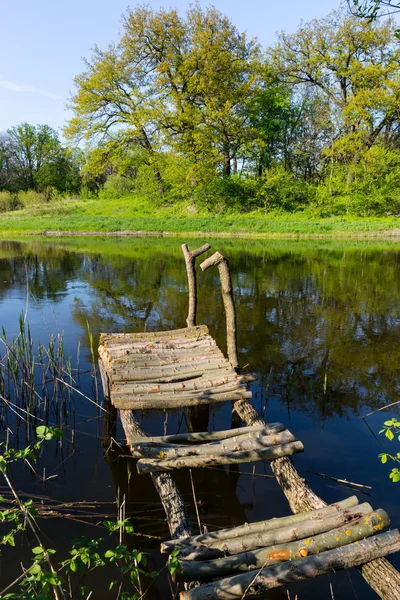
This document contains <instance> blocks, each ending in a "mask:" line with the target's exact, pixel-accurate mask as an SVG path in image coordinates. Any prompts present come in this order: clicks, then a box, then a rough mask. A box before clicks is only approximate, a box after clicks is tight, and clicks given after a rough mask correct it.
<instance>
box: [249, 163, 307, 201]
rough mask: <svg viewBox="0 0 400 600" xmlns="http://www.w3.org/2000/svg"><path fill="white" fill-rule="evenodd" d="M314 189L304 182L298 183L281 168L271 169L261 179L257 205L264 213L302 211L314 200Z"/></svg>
mask: <svg viewBox="0 0 400 600" xmlns="http://www.w3.org/2000/svg"><path fill="white" fill-rule="evenodd" d="M314 197H315V187H314V186H313V185H311V184H309V183H307V182H305V181H299V180H297V179H296V178H295V176H294V174H293V173H292V172H290V171H285V169H284V168H283V167H282V166H278V167H272V168H270V169H268V170H267V171H265V173H264V174H263V177H262V185H261V186H260V189H259V192H258V197H257V203H258V205H259V206H262V207H263V208H264V209H265V210H266V211H269V210H276V209H280V210H286V211H294V210H298V209H302V208H304V207H305V206H307V205H308V204H311V202H312V201H313V200H314Z"/></svg>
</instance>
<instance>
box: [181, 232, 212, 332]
mask: <svg viewBox="0 0 400 600" xmlns="http://www.w3.org/2000/svg"><path fill="white" fill-rule="evenodd" d="M181 248H182V252H183V256H184V257H185V264H186V273H187V278H188V286H189V311H188V316H187V319H186V323H187V326H188V327H192V326H193V325H195V324H196V313H197V285H196V269H195V260H196V257H197V256H200V254H203V253H204V252H207V250H209V249H210V248H211V246H210V244H204V246H201V248H197V250H192V252H190V251H189V248H188V246H187V244H182V246H181Z"/></svg>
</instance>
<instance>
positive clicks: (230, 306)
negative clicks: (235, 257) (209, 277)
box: [200, 252, 239, 369]
mask: <svg viewBox="0 0 400 600" xmlns="http://www.w3.org/2000/svg"><path fill="white" fill-rule="evenodd" d="M213 265H216V266H217V267H218V272H219V277H220V281H221V291H222V300H223V303H224V309H225V317H226V340H227V350H228V358H229V362H230V363H231V365H232V367H233V368H234V369H238V368H239V360H238V352H237V338H236V312H235V305H234V301H233V293H232V281H231V274H230V271H229V263H228V261H227V259H226V258H225V257H224V256H223V255H222V254H221V253H220V252H215V254H213V255H212V256H210V258H207V259H206V260H204V261H203V262H202V263H201V265H200V268H201V270H202V271H205V270H206V269H208V268H210V267H212V266H213Z"/></svg>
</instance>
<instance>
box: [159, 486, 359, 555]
mask: <svg viewBox="0 0 400 600" xmlns="http://www.w3.org/2000/svg"><path fill="white" fill-rule="evenodd" d="M357 505H358V499H357V497H356V496H351V497H350V498H346V499H345V500H340V502H335V503H334V504H330V505H329V506H326V507H325V508H320V509H318V510H314V511H310V512H306V513H298V514H297V515H289V516H287V517H278V518H274V519H269V520H267V521H257V522H255V523H245V524H244V525H241V526H239V527H229V528H228V529H219V530H217V531H212V532H210V533H203V534H202V535H196V536H193V537H191V538H184V539H175V540H168V541H167V542H162V544H161V552H168V553H169V552H172V551H173V550H177V549H179V548H181V547H183V546H197V545H198V544H204V545H207V544H209V543H211V542H220V541H222V540H226V539H234V538H237V537H241V536H244V535H252V534H253V533H258V532H260V531H271V529H279V528H280V527H286V526H287V525H295V524H297V523H300V522H301V521H309V520H313V519H322V518H323V517H325V516H326V515H329V514H334V513H337V512H341V511H342V510H345V509H347V508H353V507H354V506H357Z"/></svg>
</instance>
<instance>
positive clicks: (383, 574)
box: [233, 401, 400, 600]
mask: <svg viewBox="0 0 400 600" xmlns="http://www.w3.org/2000/svg"><path fill="white" fill-rule="evenodd" d="M233 409H234V411H235V412H236V413H237V415H238V416H239V417H240V418H241V419H242V421H243V422H244V423H245V424H246V425H248V426H250V425H262V424H265V421H264V419H262V418H261V417H260V415H259V414H258V412H257V411H256V409H255V408H254V407H253V406H252V405H251V404H250V402H246V401H239V402H235V404H234V405H233ZM270 465H271V469H272V471H273V473H274V475H275V477H276V479H277V482H278V483H279V485H280V487H281V489H282V491H283V493H284V494H285V496H286V498H287V500H288V502H289V506H290V508H291V510H292V512H294V513H298V512H304V511H309V510H315V509H318V508H323V507H325V506H326V502H324V501H323V500H322V499H321V498H320V497H319V496H318V495H317V494H316V493H315V492H314V491H313V490H312V489H311V488H310V486H309V485H308V483H307V482H306V480H305V479H303V478H302V477H300V475H299V474H298V472H297V469H296V467H295V466H294V464H293V461H292V460H291V459H290V457H288V456H286V457H282V458H278V459H276V460H273V461H271V463H270ZM382 556H384V554H382ZM361 574H362V576H363V577H364V578H365V580H366V581H367V582H368V584H369V585H370V586H371V588H372V589H373V590H374V591H375V592H376V593H377V594H378V596H379V597H380V598H383V599H384V600H400V573H399V571H398V570H397V569H396V568H395V567H394V566H393V565H392V564H391V563H390V562H389V561H388V560H387V559H386V558H380V557H379V558H377V559H376V560H374V561H373V562H371V563H368V564H363V565H362V567H361Z"/></svg>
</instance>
